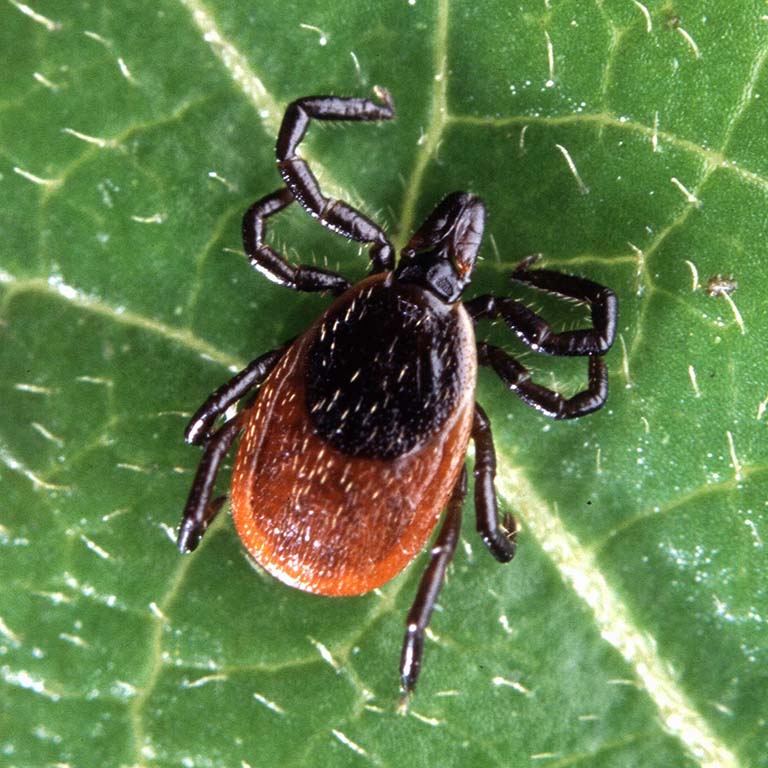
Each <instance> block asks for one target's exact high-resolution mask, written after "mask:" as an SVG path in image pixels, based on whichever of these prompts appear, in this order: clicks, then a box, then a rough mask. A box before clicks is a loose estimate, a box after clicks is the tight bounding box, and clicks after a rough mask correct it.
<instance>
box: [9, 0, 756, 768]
mask: <svg viewBox="0 0 768 768" xmlns="http://www.w3.org/2000/svg"><path fill="white" fill-rule="evenodd" d="M765 11H766V9H765V5H764V3H760V2H757V1H756V0H754V1H752V2H747V0H740V1H739V2H736V3H731V4H729V6H728V8H727V9H725V8H724V6H723V4H721V3H715V2H712V0H705V1H704V2H698V3H694V2H687V1H684V2H679V3H676V4H674V5H671V4H669V3H648V4H647V5H646V4H641V3H639V2H628V1H625V0H621V1H619V0H602V1H601V0H597V1H596V2H595V3H582V2H575V1H570V2H569V1H568V0H563V1H562V2H552V3H548V2H544V3H541V2H536V3H534V2H525V3H522V4H509V3H504V2H501V1H500V0H485V1H484V2H483V1H477V0H476V1H475V2H471V3H470V2H464V1H463V0H462V2H455V3H450V6H449V4H448V2H447V0H442V1H441V0H434V2H427V1H426V0H410V1H409V2H405V0H403V2H386V3H375V4H374V3H351V4H345V6H344V8H343V12H342V11H341V10H340V6H339V4H334V3H329V2H327V0H326V1H322V0H312V1H310V2H303V3H295V4H286V3H276V2H274V1H273V0H266V1H265V2H260V3H251V4H246V5H244V4H226V3H223V2H219V1H218V0H216V1H214V0H211V2H206V3H202V2H201V1H200V0H178V2H171V0H164V1H162V2H145V1H144V0H139V2H133V3H127V2H113V3H108V4H91V3H83V2H71V3H67V4H60V3H55V2H42V1H40V2H36V3H35V4H34V7H30V6H28V5H25V4H21V3H17V2H15V1H12V2H9V3H7V4H6V5H5V6H4V7H3V8H2V9H0V21H2V23H0V37H1V44H0V51H2V53H0V56H2V59H3V72H4V76H3V82H2V86H0V236H1V237H2V243H3V248H2V255H1V256H0V258H1V261H0V310H1V314H0V337H1V338H2V342H1V343H0V387H2V403H3V408H2V413H1V414H0V477H1V478H2V479H1V482H2V495H1V496H0V552H1V556H0V579H1V580H2V584H3V590H2V593H1V594H0V686H2V696H1V697H0V755H2V762H3V763H4V764H8V765H10V766H36V767H38V766H43V765H46V766H47V765H57V766H61V765H67V766H71V768H80V767H81V766H96V765H98V766H107V765H114V766H139V765H141V766H148V767H150V766H152V767H154V766H158V767H160V766H162V767H165V766H177V765H180V764H181V765H189V766H206V765H217V766H218V765H241V766H257V765H258V766H297V767H298V766H304V765H333V766H344V765H350V766H353V765H360V764H365V763H370V764H373V765H377V766H401V765H407V766H435V765H440V766H468V765H470V766H499V767H501V766H510V765H514V766H518V765H535V766H539V765H541V766H548V767H550V766H558V767H559V766H566V765H567V766H572V765H579V764H583V765H588V766H591V767H593V766H597V767H598V768H599V767H600V766H610V767H611V768H616V767H617V766H620V767H623V766H643V767H646V766H685V767H688V766H696V765H700V766H713V767H714V766H724V767H730V766H768V758H767V757H766V755H768V749H766V730H765V729H766V725H765V721H766V714H767V713H766V705H765V689H766V684H767V683H768V675H767V674H766V672H765V669H766V666H767V665H768V650H767V649H768V643H766V636H765V626H766V621H768V596H767V595H766V587H765V585H766V582H768V561H767V560H766V554H765V547H764V540H765V539H766V536H768V530H766V497H767V496H766V478H767V477H768V466H767V465H766V451H765V429H766V418H768V415H767V414H766V402H768V385H767V384H766V376H765V352H764V350H765V344H764V342H763V340H764V339H765V338H766V335H767V334H768V327H766V326H767V325H768V320H767V319H766V318H767V315H766V313H765V312H764V311H763V310H762V309H761V307H762V306H763V301H764V285H765V267H764V264H763V262H764V251H765V248H766V236H767V234H768V233H767V232H766V216H765V213H764V209H765V203H766V191H768V154H767V153H766V152H765V136H766V124H767V123H768V115H767V113H766V109H765V106H764V102H765V99H764V98H763V92H764V88H765V85H766V77H768V75H767V74H766V71H765V59H766V56H768V37H767V35H768V23H766V20H765ZM374 84H381V85H384V86H386V87H388V88H389V89H390V90H391V92H392V94H393V97H394V100H395V103H396V105H397V110H398V118H397V120H396V121H395V122H392V123H388V124H382V125H376V126H371V125H349V126H319V125H313V126H312V127H311V129H310V133H309V135H308V138H307V141H306V143H305V144H304V145H302V151H303V152H304V154H305V156H306V157H307V158H308V159H309V160H310V162H311V163H312V167H313V169H314V170H315V171H316V173H317V174H318V176H319V178H320V179H321V182H322V183H323V184H324V186H325V187H326V188H327V189H328V190H329V191H330V192H331V193H332V194H334V195H336V196H339V197H344V198H345V199H348V200H351V201H352V202H354V203H355V204H356V205H358V206H360V207H361V208H362V209H363V210H364V211H365V212H366V213H368V214H369V215H371V216H373V217H374V218H376V220H377V221H379V222H381V223H382V225H384V226H385V227H386V229H387V231H388V232H390V233H391V234H392V236H393V238H394V239H395V241H396V243H397V244H398V245H400V246H402V244H403V243H404V242H405V241H406V240H407V238H408V236H409V233H410V232H411V231H412V230H413V229H414V227H415V226H418V224H419V222H420V221H421V220H422V219H423V218H424V216H426V215H427V213H428V212H429V211H430V210H431V208H432V207H433V206H434V205H435V203H436V202H437V201H439V200H440V199H441V198H442V196H443V195H444V194H446V193H447V192H449V191H452V190H454V189H467V190H471V191H472V192H475V193H477V194H479V195H481V196H482V197H483V198H484V199H485V201H486V203H487V205H488V209H489V218H488V226H487V234H486V241H485V245H484V249H483V257H484V258H483V260H482V261H481V262H480V263H479V265H478V267H477V269H476V273H475V281H474V283H473V286H472V287H471V290H470V291H469V293H468V295H470V296H471V295H479V294H480V293H484V292H489V291H491V292H494V293H496V294H497V295H508V294H511V293H512V292H513V291H516V292H517V293H516V295H520V296H521V297H522V298H523V299H525V300H526V301H529V302H530V304H531V306H533V307H535V308H536V309H537V310H540V311H541V312H542V313H543V314H545V315H546V316H547V317H548V318H551V319H552V321H553V323H554V324H555V325H556V327H575V326H577V325H580V324H583V323H584V322H586V318H585V316H584V312H583V310H581V309H579V308H578V307H574V306H569V305H565V306H563V303H562V302H557V301H551V300H550V299H548V298H547V297H542V296H540V295H534V294H524V293H520V291H519V289H517V288H513V286H512V285H511V284H510V283H509V281H508V279H507V277H506V275H507V274H508V272H509V270H510V269H511V268H512V267H513V266H514V265H515V264H516V263H517V262H518V261H519V260H520V259H521V258H523V257H525V256H526V255H528V254H530V253H534V252H541V253H543V254H544V262H543V263H544V264H545V265H546V266H548V267H550V268H555V269H561V270H564V271H568V272H574V273H577V274H581V275H584V276H586V277H589V278H590V279H593V280H597V281H600V282H602V283H604V284H606V285H609V286H611V287H612V288H613V289H614V290H615V291H616V292H617V294H618V295H619V298H620V302H621V304H620V306H621V316H620V328H619V338H618V340H617V343H616V345H615V347H614V349H613V350H612V352H611V353H610V355H609V356H608V358H607V359H608V364H609V367H610V371H611V374H610V386H611V395H610V399H609V403H608V405H607V406H606V408H604V409H603V410H602V411H600V412H599V413H597V414H595V415H593V416H590V417H588V418H585V419H582V420H578V421H574V422H559V423H552V422H549V421H547V420H546V419H544V417H542V416H540V415H539V414H537V413H535V412H533V411H531V410H529V409H527V408H526V407H525V406H524V405H523V404H522V403H520V402H519V401H518V400H517V399H516V398H515V397H514V395H513V394H511V393H509V392H507V391H506V390H505V388H504V386H503V385H502V384H501V383H500V382H499V381H498V380H496V379H495V378H494V377H493V376H492V375H491V374H490V373H489V372H487V371H483V372H481V375H480V381H479V391H478V399H479V401H480V402H481V403H482V404H483V406H484V407H485V408H486V409H487V411H488V412H489V414H490V415H491V417H492V419H493V424H494V434H495V439H496V445H497V450H498V452H499V462H500V466H499V478H498V483H497V485H498V488H499V491H500V493H501V496H502V507H503V508H504V509H505V511H513V512H514V513H515V514H516V515H517V517H518V519H519V521H520V524H521V529H522V530H521V534H520V538H519V552H518V556H517V558H516V559H515V560H514V561H513V562H512V563H511V564H510V565H508V566H505V567H500V566H499V565H498V564H497V563H495V562H494V561H493V559H492V558H491V557H490V556H488V554H487V553H486V552H485V551H483V547H482V545H481V543H480V542H479V540H478V538H477V536H476V534H475V533H474V524H473V521H472V519H471V505H470V504H468V506H467V519H466V520H465V526H464V536H463V541H462V546H460V548H459V551H458V553H457V556H456V559H455V565H454V567H453V570H452V573H451V577H450V580H449V583H448V584H447V585H446V587H445V589H444V591H443V593H442V595H441V600H440V610H438V611H436V613H435V615H434V617H433V621H432V625H431V629H432V634H431V635H430V639H429V641H428V643H427V648H426V654H425V668H424V672H423V675H422V678H421V680H420V683H419V686H418V691H417V693H416V696H415V698H414V700H413V702H412V706H411V710H410V713H409V715H408V716H407V717H401V716H398V715H397V714H396V707H397V672H396V670H397V663H398V658H399V648H400V642H401V638H402V632H403V621H404V617H405V614H406V612H407V609H408V606H409V603H410V600H411V599H412V595H413V593H414V591H415V589H416V585H417V582H418V577H419V573H420V571H421V569H422V567H423V565H424V563H425V557H424V556H423V555H422V556H421V558H420V559H419V560H418V561H417V562H416V563H415V564H414V566H413V567H412V568H409V569H408V570H407V571H406V572H405V573H404V574H403V575H401V576H400V577H398V578H397V579H396V580H395V581H393V582H392V583H391V584H389V585H387V586H386V587H385V588H384V589H383V590H382V591H381V593H377V594H371V595H367V596H364V597H361V598H355V599H338V600H329V599H324V598H318V597H313V596H310V595H305V594H302V593H299V592H297V591H294V590H290V589H288V588H287V587H285V586H283V585H281V584H279V583H277V582H275V581H273V580H271V579H269V578H267V577H264V576H262V575H260V574H259V573H257V572H255V571H254V570H253V569H252V568H251V567H249V563H248V561H247V560H246V558H245V556H244V554H243V550H242V547H241V545H240V543H239V541H238V539H237V537H236V535H235V533H234V531H233V529H232V526H231V523H230V521H229V519H228V517H227V516H222V517H221V519H220V521H219V522H217V523H216V524H215V526H214V528H213V529H212V530H211V531H210V532H209V534H208V535H207V537H206V540H205V542H204V544H203V546H201V548H200V550H199V551H198V552H196V553H195V554H194V555H192V556H188V557H180V556H179V555H178V554H177V552H176V551H175V548H174V546H173V543H172V539H173V535H174V530H173V529H174V526H175V525H176V524H177V522H178V518H179V515H180V512H181V509H182V507H183V503H184V500H185V498H186V494H187V492H188V488H189V485H190V482H191V479H192V473H193V472H194V469H195V466H196V461H197V459H198V453H196V451H195V450H194V449H191V448H189V447H187V446H185V445H184V444H183V440H182V433H183V429H184V426H185V420H186V419H187V418H188V417H189V415H190V414H191V412H193V411H194V409H195V408H196V407H197V406H198V404H199V403H200V402H202V401H203V400H204V398H205V397H206V396H207V394H208V393H209V392H210V391H212V390H213V389H214V388H215V387H216V386H218V385H219V384H220V383H222V382H223V381H224V380H226V379H227V378H228V377H229V376H230V375H231V371H234V370H236V369H239V368H240V367H242V366H243V365H245V364H246V363H247V361H248V360H250V359H252V358H253V357H255V356H256V355H258V354H260V353H262V352H263V351H266V350H268V349H271V348H274V347H275V346H277V345H278V344H280V343H281V342H283V341H284V340H286V339H288V338H291V337H292V336H294V335H296V334H298V333H300V332H301V331H302V329H303V328H305V327H306V326H307V324H308V323H309V322H310V321H311V320H312V318H313V317H315V316H316V315H317V313H318V312H319V311H321V309H322V308H323V307H324V306H326V305H327V298H324V297H321V296H311V295H302V294H291V293H289V292H287V291H286V290H285V289H281V288H280V287H279V286H275V285H274V284H271V283H268V282H267V281H265V280H264V279H263V278H261V277H260V276H259V275H257V274H255V273H254V272H253V271H252V270H251V269H250V268H249V266H248V264H247V261H246V260H245V259H244V258H243V256H242V253H241V244H240V235H239V228H240V223H239V222H240V217H241V216H242V213H243V211H244V210H245V209H246V208H247V206H248V205H249V204H250V203H251V202H252V201H253V200H255V199H257V198H258V197H260V196H262V195H264V194H266V193H267V192H270V191H271V190H272V189H275V188H277V187H278V186H279V183H280V181H279V176H278V174H277V173H276V170H275V168H274V160H273V143H274V137H275V134H276V131H277V128H278V126H279V123H280V119H281V116H282V110H283V109H284V107H285V105H286V104H287V103H288V102H289V101H291V100H293V99H294V98H297V97H299V96H302V95H306V94H311V93H328V92H331V93H336V94H340V95H361V96H362V95H366V94H367V93H368V92H369V91H370V89H371V88H372V86H373V85H374ZM270 238H271V241H272V242H273V243H275V244H276V246H279V247H280V248H282V249H285V250H287V251H288V253H289V254H290V256H291V258H292V259H293V260H294V261H298V260H299V259H301V260H303V261H305V262H309V263H316V264H319V265H327V266H329V267H331V268H338V269H339V270H341V271H342V272H343V273H344V274H345V275H349V276H350V277H352V278H353V279H358V278H360V277H361V276H362V275H363V274H364V273H365V257H364V253H363V254H361V253H360V249H358V248H357V247H356V246H355V245H353V244H349V243H345V242H343V241H341V240H340V239H339V238H337V237H335V236H334V235H332V234H331V233H328V232H326V231H323V230H321V228H319V227H318V226H317V225H316V224H315V223H314V222H312V221H311V220H310V219H309V217H307V216H306V215H305V214H303V213H302V212H300V211H296V210H291V211H288V212H286V214H284V215H283V216H282V218H280V219H279V220H277V221H275V222H274V226H271V230H270ZM718 276H721V277H726V278H733V280H734V281H735V283H736V284H737V287H736V289H735V290H734V291H733V292H732V293H730V294H728V295H716V296H711V295H709V292H708V291H707V285H708V283H709V281H710V279H711V278H717V277H718ZM479 334H480V335H481V336H482V337H483V338H491V339H494V341H495V342H496V343H500V344H503V345H505V346H506V347H507V348H508V349H510V350H511V351H513V352H515V353H520V354H521V359H522V360H523V361H524V362H525V364H526V365H528V366H530V367H531V369H532V371H533V372H534V376H535V377H536V379H537V381H540V382H542V383H543V384H545V385H547V386H551V387H553V388H556V389H558V390H561V391H563V392H565V393H567V394H572V393H573V392H575V391H578V389H579V388H581V387H582V386H583V383H584V380H585V371H586V366H585V364H584V361H583V360H578V359H571V360H559V359H552V358H542V357H539V356H536V355H535V354H533V353H530V352H526V351H525V350H523V349H522V348H521V347H519V346H517V345H516V342H515V341H514V340H513V339H511V338H510V334H508V333H505V332H504V330H503V328H500V327H490V326H487V325H486V324H482V325H481V326H480V328H479ZM222 485H223V483H222Z"/></svg>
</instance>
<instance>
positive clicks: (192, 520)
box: [176, 415, 242, 552]
mask: <svg viewBox="0 0 768 768" xmlns="http://www.w3.org/2000/svg"><path fill="white" fill-rule="evenodd" d="M240 421H241V420H240V416H239V415H238V416H235V418H234V419H231V420H230V421H228V422H227V423H226V424H224V426H223V427H222V428H221V429H220V430H219V431H218V432H216V433H215V434H214V435H213V437H211V439H210V440H209V441H208V443H207V445H206V446H205V452H204V453H203V458H202V459H201V460H200V464H199V465H198V467H197V474H196V475H195V480H194V482H193V483H192V489H191V490H190V492H189V497H188V498H187V505H186V506H185V507H184V514H183V515H182V518H181V524H180V526H179V537H178V539H177V540H176V543H177V545H178V547H179V550H180V551H181V552H192V551H193V550H195V549H196V548H197V545H198V544H199V543H200V539H202V538H203V534H204V533H205V531H206V529H207V528H208V526H209V525H210V524H211V521H212V520H213V518H214V517H216V514H217V513H218V511H219V510H220V509H221V506H222V504H223V503H224V501H225V500H226V496H220V497H219V498H217V499H215V500H214V501H211V496H212V494H213V486H214V485H215V483H216V475H217V474H218V473H219V466H220V465H221V462H222V460H223V459H224V457H225V456H226V455H227V452H228V451H229V449H230V448H231V447H232V443H233V442H234V440H235V438H236V437H237V435H238V434H239V433H240V430H241V429H242V425H241V423H240Z"/></svg>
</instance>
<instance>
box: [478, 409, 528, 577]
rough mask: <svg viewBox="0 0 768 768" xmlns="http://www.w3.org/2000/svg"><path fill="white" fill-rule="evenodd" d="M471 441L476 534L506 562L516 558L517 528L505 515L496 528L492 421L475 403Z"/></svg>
mask: <svg viewBox="0 0 768 768" xmlns="http://www.w3.org/2000/svg"><path fill="white" fill-rule="evenodd" d="M472 439H473V440H474V441H475V471H474V476H475V515H476V517H477V532H478V533H479V534H480V536H481V538H482V540H483V543H484V544H485V546H486V547H488V551H489V552H490V553H491V554H492V555H493V556H494V557H495V558H496V559H497V560H498V561H499V562H500V563H508V562H509V561H510V560H511V559H512V558H513V557H514V556H515V538H516V534H517V526H516V525H515V519H514V518H513V517H512V515H505V516H504V521H503V524H502V525H501V526H500V525H499V509H498V505H497V503H496V488H495V487H494V484H493V480H494V478H495V477H496V450H495V449H494V447H493V434H492V432H491V422H490V420H489V419H488V416H487V415H486V413H485V411H484V410H483V409H482V408H481V407H480V405H479V404H478V403H475V418H474V421H473V423H472Z"/></svg>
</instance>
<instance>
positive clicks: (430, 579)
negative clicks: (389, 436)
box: [400, 467, 467, 694]
mask: <svg viewBox="0 0 768 768" xmlns="http://www.w3.org/2000/svg"><path fill="white" fill-rule="evenodd" d="M466 495H467V469H466V467H464V468H462V470H461V474H460V475H459V479H458V480H457V481H456V485H455V486H454V487H453V493H452V494H451V498H450V500H449V501H448V508H447V510H446V513H445V520H444V521H443V525H442V527H441V528H440V533H439V534H438V536H437V539H436V540H435V543H434V546H433V547H432V552H431V557H430V560H429V565H428V566H427V569H426V570H425V571H424V575H423V576H422V577H421V581H420V582H419V589H418V591H417V592H416V597H415V599H414V601H413V605H412V606H411V610H410V611H408V618H407V619H406V624H407V629H406V632H405V639H404V640H403V651H402V654H401V656H400V681H401V684H402V687H403V692H404V693H405V694H409V693H411V691H413V688H414V686H415V685H416V680H418V677H419V672H420V671H421V657H422V654H423V652H424V631H425V630H426V628H427V625H428V624H429V619H430V616H431V615H432V610H433V609H434V607H435V603H436V602H437V596H438V595H439V593H440V588H441V587H442V586H443V582H444V581H445V572H446V569H447V568H448V564H449V563H450V562H451V559H452V558H453V553H454V552H455V551H456V544H457V543H458V541H459V533H460V531H461V508H462V505H463V503H464V497H465V496H466Z"/></svg>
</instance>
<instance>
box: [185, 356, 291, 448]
mask: <svg viewBox="0 0 768 768" xmlns="http://www.w3.org/2000/svg"><path fill="white" fill-rule="evenodd" d="M292 343H293V341H289V342H288V343H287V344H285V345H284V346H282V347H279V348H278V349H273V350H272V351H271V352H267V353H266V354H264V355H261V357H257V358H256V359H255V360H253V361H252V362H250V363H249V364H248V366H247V367H246V368H244V369H243V370H242V371H240V373H238V374H237V375H236V376H233V377H232V378H231V379H230V380H229V381H228V382H227V383H226V384H223V385H222V386H220V387H219V388H218V389H217V390H216V391H215V392H214V393H213V394H212V395H211V396H210V397H209V398H208V399H207V400H206V401H205V402H204V403H203V404H202V405H201V406H200V407H199V408H198V409H197V411H196V413H195V415H194V416H193V417H192V419H191V420H190V422H189V424H188V425H187V428H186V430H185V431H184V439H185V440H186V441H187V442H188V443H189V444H190V445H203V444H204V443H205V442H206V441H207V440H208V439H209V438H210V437H211V429H212V427H213V425H214V423H215V422H216V419H218V418H219V416H221V414H222V413H224V411H226V410H227V408H229V406H230V405H232V404H233V403H236V402H237V401H238V400H240V398H241V397H243V396H245V395H247V394H248V392H249V391H250V390H251V389H253V388H254V387H258V386H259V385H260V384H262V383H263V382H264V379H266V378H267V376H268V375H269V372H270V371H271V370H272V369H273V368H274V367H275V366H276V365H277V362H278V361H279V360H280V358H281V357H282V356H283V354H285V350H286V349H288V347H289V346H290V345H291V344H292Z"/></svg>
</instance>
